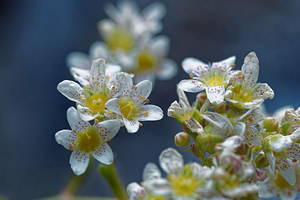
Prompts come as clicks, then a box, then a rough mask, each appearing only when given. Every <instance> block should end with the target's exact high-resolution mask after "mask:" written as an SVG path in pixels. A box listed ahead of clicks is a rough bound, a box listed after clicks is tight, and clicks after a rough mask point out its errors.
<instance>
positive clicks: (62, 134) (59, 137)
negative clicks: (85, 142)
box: [55, 130, 76, 150]
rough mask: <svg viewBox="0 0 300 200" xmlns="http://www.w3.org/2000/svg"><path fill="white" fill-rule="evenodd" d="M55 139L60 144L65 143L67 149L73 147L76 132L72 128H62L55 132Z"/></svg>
mask: <svg viewBox="0 0 300 200" xmlns="http://www.w3.org/2000/svg"><path fill="white" fill-rule="evenodd" d="M55 140H56V142H57V143H58V144H61V145H63V146H64V147H65V148H66V149H69V150H70V149H73V145H74V141H75V140H76V134H75V133H73V132H72V131H71V130H61V131H58V132H57V133H56V134H55Z"/></svg>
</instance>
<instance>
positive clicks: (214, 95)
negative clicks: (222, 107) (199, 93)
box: [206, 86, 225, 105]
mask: <svg viewBox="0 0 300 200" xmlns="http://www.w3.org/2000/svg"><path fill="white" fill-rule="evenodd" d="M224 93H225V88H224V86H215V87H207V88H206V94H207V99H208V100H209V101H210V102H211V103H212V104H215V105H218V104H220V103H222V102H223V101H224Z"/></svg>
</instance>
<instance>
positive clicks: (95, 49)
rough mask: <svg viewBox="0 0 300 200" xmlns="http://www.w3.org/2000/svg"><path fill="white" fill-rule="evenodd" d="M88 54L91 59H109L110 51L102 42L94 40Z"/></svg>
mask: <svg viewBox="0 0 300 200" xmlns="http://www.w3.org/2000/svg"><path fill="white" fill-rule="evenodd" d="M89 52H90V56H91V58H92V59H98V58H103V59H105V60H107V59H110V53H109V50H108V48H107V46H106V45H105V44H104V43H103V42H99V41H96V42H94V43H93V44H92V45H91V47H90V50H89Z"/></svg>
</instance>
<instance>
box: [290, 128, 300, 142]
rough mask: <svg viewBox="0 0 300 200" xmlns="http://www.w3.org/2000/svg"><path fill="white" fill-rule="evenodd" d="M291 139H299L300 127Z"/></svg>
mask: <svg viewBox="0 0 300 200" xmlns="http://www.w3.org/2000/svg"><path fill="white" fill-rule="evenodd" d="M290 138H291V140H293V141H297V140H298V139H299V138H300V128H298V129H296V130H295V131H294V132H293V133H292V134H291V135H290Z"/></svg>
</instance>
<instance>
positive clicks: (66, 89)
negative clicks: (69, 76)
mask: <svg viewBox="0 0 300 200" xmlns="http://www.w3.org/2000/svg"><path fill="white" fill-rule="evenodd" d="M57 90H58V91H59V92H60V93H61V94H62V95H64V96H65V97H67V98H68V99H69V100H71V101H75V102H76V103H81V94H82V91H83V89H82V88H81V86H80V85H79V84H78V83H75V82H74V81H68V80H64V81H62V82H60V83H59V84H58V85H57Z"/></svg>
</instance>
